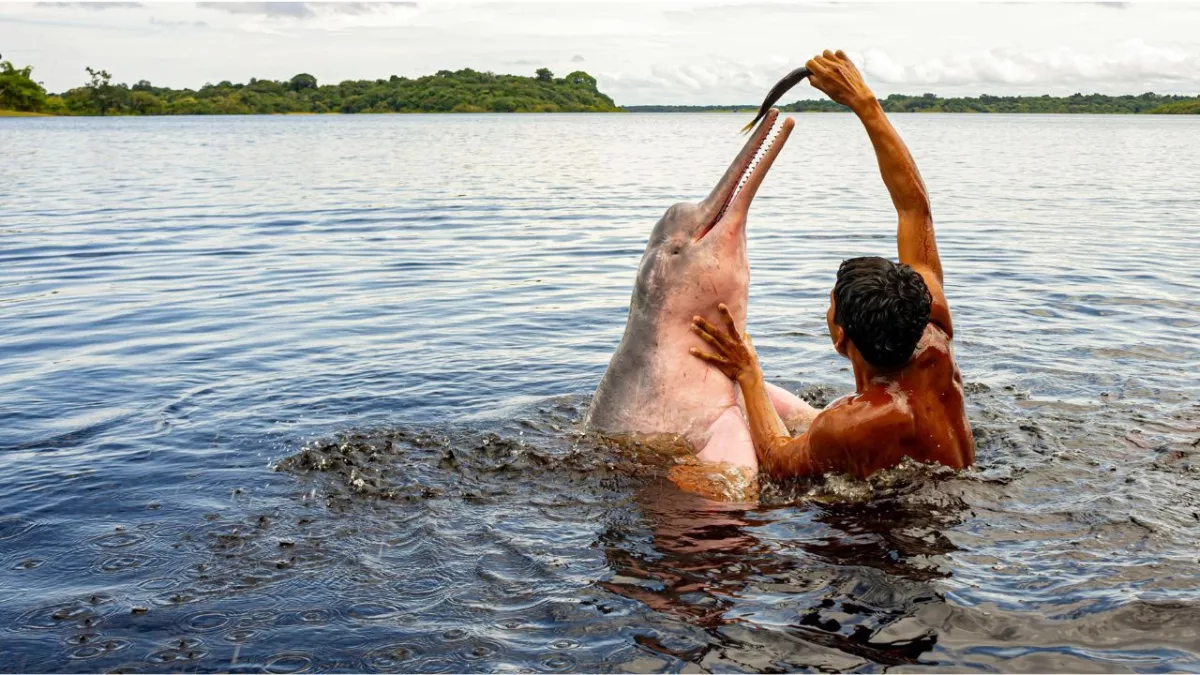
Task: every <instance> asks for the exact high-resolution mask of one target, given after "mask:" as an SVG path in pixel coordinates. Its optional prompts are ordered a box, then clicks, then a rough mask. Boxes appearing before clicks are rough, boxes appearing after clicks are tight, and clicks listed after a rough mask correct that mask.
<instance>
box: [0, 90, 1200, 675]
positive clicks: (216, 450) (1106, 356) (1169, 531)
mask: <svg viewBox="0 0 1200 675" xmlns="http://www.w3.org/2000/svg"><path fill="white" fill-rule="evenodd" d="M742 122H744V120H741V119H734V118H733V117H732V116H726V115H717V114H713V115H633V114H627V115H513V116H505V115H477V116H457V115H438V116H422V115H405V116H399V115H397V116H345V117H340V116H328V117H260V118H253V117H251V118H233V117H229V118H225V117H213V118H179V119H175V118H144V119H132V118H127V119H5V120H0V242H2V246H0V462H3V470H2V472H0V514H2V515H0V671H5V672H12V671H22V670H25V671H28V670H39V671H87V672H95V671H107V670H114V669H115V670H119V671H122V672H128V671H136V670H152V671H180V670H187V671H193V672H194V671H217V670H219V671H231V670H232V671H238V672H262V671H264V670H265V671H269V672H297V671H301V670H306V669H307V670H314V671H335V670H341V671H359V670H385V671H386V670H393V671H417V672H437V671H444V670H450V671H463V670H469V671H474V670H486V671H496V670H502V671H513V670H523V669H524V670H534V671H564V670H582V671H608V670H623V671H629V670H632V671H678V670H688V671H689V672H694V671H695V669H697V668H699V669H702V670H708V671H721V672H726V671H735V670H736V671H762V670H798V669H800V670H814V669H838V670H865V671H878V670H882V669H884V668H895V667H903V668H904V669H924V668H934V667H941V668H949V669H952V670H1006V671H1036V670H1089V671H1129V670H1133V671H1146V672H1159V671H1166V670H1176V671H1179V670H1183V671H1192V672H1196V671H1200V584H1198V583H1197V580H1198V579H1200V546H1197V544H1196V541H1197V540H1198V539H1200V461H1198V458H1200V377H1198V376H1197V373H1198V372H1200V301H1198V300H1197V297H1198V293H1200V272H1198V271H1197V267H1196V263H1195V261H1196V259H1197V257H1198V256H1200V227H1198V226H1200V192H1198V191H1197V189H1196V188H1197V176H1200V119H1187V118H1167V117H1129V116H1111V117H1110V116H956V115H929V116H916V115H907V116H905V115H901V116H896V117H895V123H896V126H897V127H898V128H899V129H900V131H901V133H902V134H903V135H904V137H905V139H906V140H907V141H908V143H909V145H910V147H911V148H912V150H913V154H914V155H915V157H916V159H917V161H918V163H919V165H920V167H921V169H922V172H923V174H924V177H925V180H926V183H927V184H928V187H929V189H930V193H931V195H932V199H933V205H934V214H935V220H936V222H937V228H938V237H939V245H940V248H941V251H942V256H943V262H944V266H945V269H946V281H947V284H946V289H947V294H948V296H949V299H950V302H951V306H952V309H953V311H954V313H955V321H956V328H957V336H958V337H957V340H956V341H957V343H958V344H957V350H958V356H959V360H960V365H961V367H962V370H963V375H964V379H965V381H966V382H967V390H968V394H969V397H968V399H969V400H968V403H969V411H968V412H969V414H970V416H971V419H972V423H973V425H974V427H975V429H976V434H977V437H978V445H979V451H978V452H979V457H978V459H979V466H978V468H977V469H975V470H974V471H972V472H968V473H966V474H964V475H960V476H947V475H942V474H940V473H938V472H930V471H924V470H917V469H913V470H907V471H902V472H899V473H898V474H896V475H893V476H888V477H884V478H881V479H878V480H876V481H873V482H871V483H869V484H852V483H848V482H846V481H839V480H836V479H833V480H830V481H828V482H824V483H821V482H818V483H817V484H813V485H807V486H806V485H802V486H793V487H787V488H780V489H776V490H774V491H770V490H769V491H768V493H767V498H766V499H765V500H764V503H763V505H761V506H760V507H758V508H756V509H749V510H747V509H744V508H743V509H725V510H720V509H718V510H714V509H713V508H711V507H709V506H706V505H704V504H701V503H699V502H697V501H695V500H693V499H690V498H689V497H687V496H686V495H681V494H679V493H677V492H675V491H674V490H673V488H672V487H671V486H670V485H669V483H666V482H665V481H664V480H663V479H662V477H661V473H662V472H661V470H660V469H661V468H662V467H661V463H656V462H657V460H654V459H652V458H650V459H648V458H647V457H644V456H640V455H638V454H637V453H634V454H633V455H630V453H629V452H627V451H624V450H621V449H615V448H612V447H610V446H607V445H604V444H602V443H600V442H598V441H597V440H595V439H591V438H589V437H587V436H585V435H581V433H580V432H581V430H580V429H579V428H578V424H577V422H578V418H579V417H580V416H581V414H582V412H583V411H584V410H585V409H586V405H587V399H588V396H589V395H590V393H591V391H592V389H593V388H594V387H595V385H596V383H597V382H598V380H599V378H600V375H601V374H602V372H603V370H604V367H605V365H606V363H607V360H608V357H609V356H610V354H611V351H612V349H613V348H614V347H615V345H616V342H617V340H618V339H619V337H620V334H621V331H622V329H623V326H624V316H625V311H626V307H627V303H628V298H629V292H630V289H631V287H632V282H633V278H634V271H635V268H636V265H637V263H638V260H639V258H640V256H641V252H642V249H643V246H644V244H645V238H646V236H647V235H648V233H649V231H650V229H651V227H652V226H653V223H654V222H655V221H656V220H657V219H658V217H659V216H660V215H661V214H662V212H663V211H664V210H665V209H666V208H667V206H669V205H670V204H672V203H673V202H676V201H681V200H696V199H699V198H700V197H701V196H703V195H704V194H706V193H707V192H708V190H709V189H711V187H712V185H713V183H714V182H715V181H716V179H717V178H718V177H719V176H720V174H721V172H722V171H723V169H724V167H725V166H726V165H727V164H728V163H729V161H730V160H731V159H732V158H733V156H734V154H735V153H736V151H737V149H738V148H739V147H740V145H741V141H742V138H741V137H739V136H738V135H737V133H736V131H737V129H738V127H739V126H740V124H741V123H742ZM894 222H895V216H894V214H893V213H892V212H891V209H890V202H889V200H888V198H887V194H886V191H885V190H884V188H883V185H882V183H881V182H880V180H879V178H878V174H877V170H876V168H875V164H874V158H873V155H872V154H871V152H870V147H869V144H868V142H867V140H866V138H865V135H864V134H863V132H862V131H861V129H859V128H858V127H857V123H856V121H855V120H854V118H853V117H850V116H845V115H803V116H800V117H798V119H797V128H796V131H795V132H794V133H793V135H792V140H791V141H790V142H789V144H788V147H787V148H786V149H785V150H784V152H783V154H782V156H781V157H780V159H779V161H778V162H777V164H776V166H775V168H774V169H773V170H772V172H771V174H770V175H769V176H768V178H767V180H766V183H765V185H764V187H763V188H762V190H761V191H760V193H759V196H758V198H757V199H756V200H755V203H754V206H753V208H752V210H751V216H750V226H749V240H750V241H749V247H750V259H751V269H752V275H753V277H752V285H751V301H750V318H749V328H750V332H751V334H752V335H753V336H754V337H755V343H756V345H757V346H758V351H759V353H760V355H761V357H762V360H763V364H764V369H765V370H766V372H767V375H768V377H769V378H770V379H772V380H774V381H776V382H779V383H781V384H783V385H785V386H788V387H790V388H792V389H794V390H797V391H800V392H801V393H802V394H803V395H806V396H808V397H810V398H813V399H814V400H828V399H829V398H830V397H832V396H835V395H838V394H841V393H845V392H846V391H849V390H850V388H851V385H852V378H851V376H850V372H849V369H848V365H847V364H846V362H845V361H843V360H841V359H839V358H838V357H837V356H836V354H835V353H834V352H833V350H832V348H831V347H830V345H829V343H828V338H827V337H826V335H825V329H824V310H825V306H826V304H827V298H828V292H829V288H830V286H831V285H832V281H833V275H834V272H835V270H836V267H837V263H838V262H839V261H840V260H841V259H842V258H845V257H851V256H855V255H870V254H882V255H892V254H893V252H894V240H893V236H894V235H893V228H894ZM302 451H306V452H304V453H302ZM277 469H279V470H277Z"/></svg>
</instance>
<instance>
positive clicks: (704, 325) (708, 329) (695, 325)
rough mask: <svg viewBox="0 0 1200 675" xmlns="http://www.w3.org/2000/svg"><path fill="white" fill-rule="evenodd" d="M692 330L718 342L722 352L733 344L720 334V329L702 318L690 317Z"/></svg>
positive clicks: (723, 334)
mask: <svg viewBox="0 0 1200 675" xmlns="http://www.w3.org/2000/svg"><path fill="white" fill-rule="evenodd" d="M692 329H693V330H695V331H696V332H697V333H706V334H707V335H708V336H709V337H711V338H713V339H715V340H717V341H718V342H720V343H721V349H722V351H727V350H728V349H729V347H731V346H732V345H733V343H732V342H731V341H730V340H729V337H728V336H726V335H725V333H723V332H721V329H720V328H717V327H716V326H714V325H712V324H711V323H709V322H708V320H707V319H705V318H704V317H702V316H693V317H692Z"/></svg>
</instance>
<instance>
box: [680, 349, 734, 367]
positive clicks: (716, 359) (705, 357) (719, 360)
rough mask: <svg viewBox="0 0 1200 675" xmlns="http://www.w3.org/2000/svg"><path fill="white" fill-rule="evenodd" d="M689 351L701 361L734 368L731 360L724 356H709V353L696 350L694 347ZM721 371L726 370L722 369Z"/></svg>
mask: <svg viewBox="0 0 1200 675" xmlns="http://www.w3.org/2000/svg"><path fill="white" fill-rule="evenodd" d="M688 351H690V352H691V354H692V356H694V357H696V358H698V359H700V360H701V361H708V362H709V363H713V364H716V365H718V366H728V367H730V368H732V367H733V363H732V362H731V361H730V360H729V359H727V358H725V357H723V356H717V355H716V354H709V353H708V352H702V351H700V350H699V349H696V348H695V347H692V348H691V349H690V350H688ZM721 370H725V368H721Z"/></svg>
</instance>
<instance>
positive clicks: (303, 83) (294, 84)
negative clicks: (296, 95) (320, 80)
mask: <svg viewBox="0 0 1200 675" xmlns="http://www.w3.org/2000/svg"><path fill="white" fill-rule="evenodd" d="M316 88H317V78H315V77H313V76H312V75H309V74H308V73H300V74H299V75H296V76H295V77H293V78H292V79H291V81H290V82H288V89H290V90H292V91H304V90H305V89H316Z"/></svg>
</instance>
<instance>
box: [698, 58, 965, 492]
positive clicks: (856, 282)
mask: <svg viewBox="0 0 1200 675" xmlns="http://www.w3.org/2000/svg"><path fill="white" fill-rule="evenodd" d="M806 65H807V66H808V69H809V70H810V71H812V76H811V78H810V81H811V83H812V84H813V86H815V87H817V88H818V89H821V90H822V91H824V92H825V93H827V94H829V96H830V98H832V99H833V100H834V101H837V102H838V103H842V104H843V105H846V106H847V107H849V108H850V109H851V110H852V111H854V112H855V113H856V114H857V115H858V117H859V118H860V119H861V120H862V122H863V126H864V127H865V128H866V130H867V134H868V136H870V138H871V142H872V144H873V146H874V148H875V153H876V156H877V158H878V160H879V169H880V174H881V175H882V177H883V181H884V183H885V184H886V185H887V188H888V192H889V193H890V194H891V197H892V201H893V204H894V205H895V207H896V211H897V214H898V216H899V224H898V229H897V247H898V250H899V254H900V263H899V264H897V263H893V262H891V261H888V260H884V259H882V258H855V259H851V260H847V261H845V262H843V263H842V267H841V268H840V269H839V270H838V282H837V285H835V287H834V290H833V291H832V292H831V293H830V306H829V310H828V313H827V322H828V325H829V332H830V337H831V338H832V340H833V343H834V348H835V349H837V351H838V353H840V354H842V355H843V356H845V357H846V358H848V359H850V362H851V364H852V365H853V367H854V378H855V393H854V394H852V395H850V396H847V397H845V398H842V399H839V400H838V401H835V402H834V403H832V404H831V405H830V406H829V407H828V408H826V409H825V410H823V411H821V412H819V413H818V414H816V416H815V417H814V418H813V420H812V423H811V425H809V427H808V429H807V430H806V431H805V432H804V433H801V434H800V435H798V436H796V437H794V438H793V437H792V436H791V435H790V434H788V431H787V428H786V427H785V426H784V424H783V422H782V420H781V419H780V417H779V414H778V413H777V412H776V408H775V407H774V406H773V405H772V402H771V396H770V393H769V392H768V389H767V385H766V384H765V383H764V381H763V375H762V368H761V367H760V366H759V363H758V356H757V354H755V353H754V348H753V346H752V345H751V344H750V342H749V340H748V339H746V338H744V337H743V336H742V335H741V334H740V333H739V331H738V330H737V326H736V324H735V323H734V321H733V318H732V316H730V314H729V312H728V310H727V309H726V308H725V306H724V305H721V306H720V308H719V309H720V313H721V316H722V318H723V323H725V327H724V330H722V329H720V328H717V327H716V326H714V325H712V324H711V323H709V322H708V321H706V320H705V319H703V318H702V317H698V316H697V317H695V318H694V319H693V330H695V332H696V333H697V334H698V335H699V336H700V337H701V338H703V339H704V340H705V342H707V343H708V344H709V346H710V347H712V348H713V352H712V353H708V352H702V351H700V350H697V349H692V354H693V355H694V356H696V357H697V358H700V359H702V360H704V361H707V362H708V363H710V364H712V365H713V366H714V367H716V368H717V369H718V370H720V371H721V372H722V373H724V374H725V375H726V376H728V377H729V378H731V379H733V380H735V381H736V382H737V383H738V385H739V387H740V389H741V393H742V397H743V401H744V404H745V413H746V418H747V421H748V422H749V427H750V433H751V436H752V437H753V439H754V446H755V452H756V454H757V455H758V463H759V470H760V471H763V472H766V474H767V475H769V476H773V477H775V478H787V477H792V476H804V475H816V474H821V473H828V472H836V473H848V474H852V475H855V476H859V477H866V476H868V475H870V474H872V473H874V472H875V471H878V470H880V469H884V468H887V467H891V466H895V465H896V464H898V463H899V462H901V461H902V460H903V459H904V458H905V457H910V458H912V459H914V460H917V461H922V462H937V463H940V464H945V465H946V466H950V467H953V468H956V469H960V468H964V467H966V466H969V465H971V464H972V463H973V462H974V461H975V443H974V438H973V436H972V434H971V428H970V424H969V422H968V421H967V418H966V412H965V409H964V405H963V390H962V376H961V375H960V374H959V371H958V365H957V364H956V363H955V360H954V352H953V349H952V346H951V340H952V338H953V336H954V327H953V325H952V322H951V318H950V308H949V305H948V304H947V303H946V296H945V293H944V291H943V290H942V265H941V260H940V258H939V257H938V252H937V243H936V241H935V239H934V233H933V217H932V215H931V211H930V208H929V200H928V197H927V195H926V192H925V184H924V182H923V181H922V180H921V176H920V173H919V172H918V171H917V167H916V164H915V162H913V159H912V156H911V155H910V154H909V152H908V148H907V147H906V146H905V145H904V142H903V141H902V140H901V139H900V136H899V134H897V133H896V130H895V129H894V128H893V127H892V125H891V123H890V122H889V121H888V119H887V117H886V115H884V113H883V110H882V108H881V107H880V106H879V103H878V101H877V100H876V99H875V96H874V94H873V93H871V90H870V89H869V88H867V86H866V84H865V83H864V82H863V81H862V76H861V75H859V73H858V70H857V69H856V68H855V67H854V64H852V63H851V62H850V61H849V59H847V58H846V56H845V55H844V54H842V52H840V51H839V52H837V54H833V53H831V52H828V51H826V52H825V53H824V54H823V55H821V56H818V57H816V58H814V59H813V60H811V61H809V62H808V64H806Z"/></svg>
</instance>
